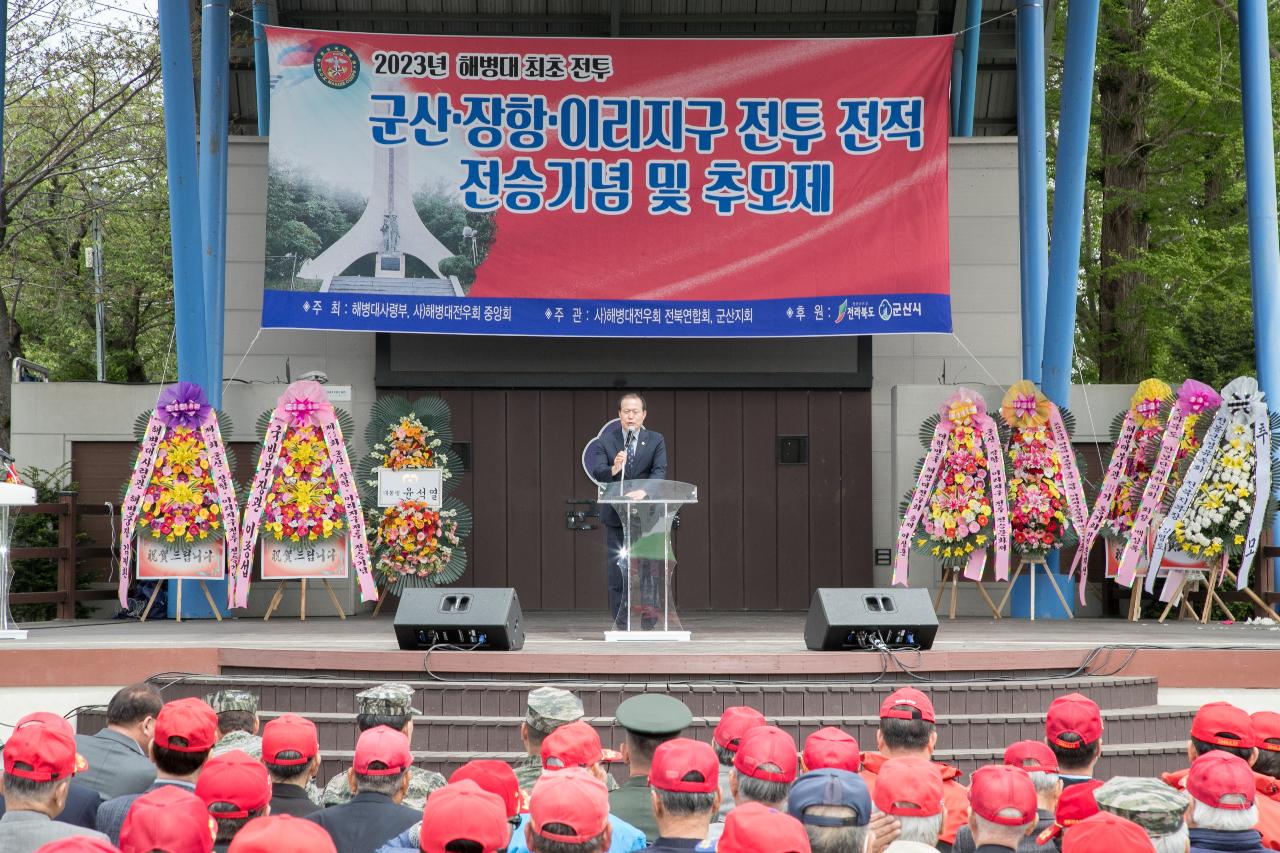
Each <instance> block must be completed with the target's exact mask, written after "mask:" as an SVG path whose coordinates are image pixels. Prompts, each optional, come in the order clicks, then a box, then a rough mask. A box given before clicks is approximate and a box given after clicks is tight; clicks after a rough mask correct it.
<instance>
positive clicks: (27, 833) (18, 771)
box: [0, 720, 106, 853]
mask: <svg viewBox="0 0 1280 853" xmlns="http://www.w3.org/2000/svg"><path fill="white" fill-rule="evenodd" d="M75 766H76V742H75V738H74V737H73V736H72V735H71V733H70V731H68V730H67V729H64V728H63V727H61V726H57V725H51V724H49V723H46V722H43V721H41V720H30V721H28V722H26V723H22V724H20V725H19V726H18V727H17V728H15V729H14V731H13V736H12V737H11V738H9V740H8V742H7V743H5V747H4V789H5V797H6V805H7V807H8V808H7V810H6V812H5V814H4V817H0V850H3V851H4V853H34V851H36V850H38V849H39V848H40V847H42V846H43V845H45V844H47V843H49V842H51V841H57V840H59V839H62V838H68V837H70V836H87V837H90V838H96V839H99V840H103V841H105V840H106V836H105V835H103V834H101V833H98V832H95V831H94V830H92V829H86V828H84V827H82V826H75V825H73V824H69V823H61V822H59V821H55V820H54V818H56V817H57V816H58V815H59V814H61V813H62V810H63V809H64V808H65V807H66V803H67V792H68V790H69V788H70V784H71V777H72V775H73V774H74V773H75Z"/></svg>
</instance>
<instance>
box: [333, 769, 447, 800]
mask: <svg viewBox="0 0 1280 853" xmlns="http://www.w3.org/2000/svg"><path fill="white" fill-rule="evenodd" d="M444 785H445V780H444V777H443V776H441V775H440V774H439V773H435V772H433V771H431V770H423V769H422V768H421V767H412V768H410V769H409V792H408V793H407V794H405V795H404V805H406V806H409V807H410V808H413V809H419V810H421V809H422V807H423V806H425V805H426V804H427V795H428V794H430V793H431V792H432V791H434V790H435V789H436V788H443V787H444ZM350 801H351V785H350V784H349V783H348V782H347V774H346V773H339V774H338V775H337V776H334V777H333V778H332V779H330V780H329V784H328V785H326V786H325V788H324V795H323V798H322V800H321V804H322V805H323V806H324V807H325V808H328V807H329V806H340V805H342V804H344V803H348V802H350Z"/></svg>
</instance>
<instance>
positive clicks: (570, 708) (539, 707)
mask: <svg viewBox="0 0 1280 853" xmlns="http://www.w3.org/2000/svg"><path fill="white" fill-rule="evenodd" d="M584 713H585V712H584V711H583V710H582V700H581V699H579V698H578V697H577V696H574V695H573V694H572V693H570V692H569V691H568V690H561V689H560V688H558V687H539V688H538V689H536V690H530V691H529V710H528V713H527V714H526V715H525V718H524V721H525V723H526V724H528V726H529V727H530V728H532V729H536V730H537V731H539V732H542V733H543V734H544V735H549V734H551V733H552V732H553V731H555V730H556V729H557V728H559V727H560V726H563V725H564V724H565V723H572V722H573V721H574V720H580V719H582V716H583V714H584Z"/></svg>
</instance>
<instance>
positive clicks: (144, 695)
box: [76, 683, 164, 800]
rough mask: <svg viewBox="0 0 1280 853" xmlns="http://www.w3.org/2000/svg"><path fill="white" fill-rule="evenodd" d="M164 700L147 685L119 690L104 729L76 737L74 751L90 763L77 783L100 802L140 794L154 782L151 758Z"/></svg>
mask: <svg viewBox="0 0 1280 853" xmlns="http://www.w3.org/2000/svg"><path fill="white" fill-rule="evenodd" d="M163 705H164V700H163V699H161V698H160V691H159V690H157V689H156V688H155V687H153V686H152V685H150V684H146V683H142V684H130V685H129V686H128V687H122V688H121V689H120V690H117V691H116V694H115V695H114V696H112V697H111V701H110V702H108V703H107V727H106V728H104V729H102V730H101V731H99V732H98V733H97V734H94V735H77V736H76V751H77V752H79V753H80V754H81V755H83V756H84V758H85V761H87V762H89V769H88V770H87V771H85V772H84V773H82V774H79V778H78V781H80V782H83V783H84V784H86V785H88V786H89V787H90V788H93V789H94V790H95V791H97V792H98V793H99V794H101V795H102V797H103V799H107V800H109V799H111V798H112V797H119V796H122V795H124V794H140V793H142V792H143V791H145V790H147V788H148V787H150V785H151V783H152V782H154V781H155V780H156V766H155V764H153V763H152V761H151V758H150V757H149V756H150V750H151V735H152V732H153V730H154V727H155V722H156V715H157V714H159V713H160V708H161V706H163Z"/></svg>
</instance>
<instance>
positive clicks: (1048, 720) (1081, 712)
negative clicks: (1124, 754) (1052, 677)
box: [1044, 693, 1102, 788]
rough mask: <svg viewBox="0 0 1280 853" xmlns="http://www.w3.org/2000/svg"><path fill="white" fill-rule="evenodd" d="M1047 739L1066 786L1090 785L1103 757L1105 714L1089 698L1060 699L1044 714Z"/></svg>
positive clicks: (1073, 695) (1059, 774) (1060, 697)
mask: <svg viewBox="0 0 1280 853" xmlns="http://www.w3.org/2000/svg"><path fill="white" fill-rule="evenodd" d="M1044 740H1045V743H1047V744H1048V745H1049V748H1050V749H1051V750H1053V754H1054V755H1055V756H1056V757H1057V759H1058V771H1059V773H1058V777H1059V778H1060V779H1061V780H1062V784H1063V786H1064V787H1067V788H1069V787H1071V786H1072V785H1077V784H1079V783H1081V782H1087V781H1089V780H1090V779H1092V778H1093V768H1094V767H1095V766H1097V764H1098V758H1099V756H1101V755H1102V712H1101V711H1099V710H1098V706H1097V705H1096V704H1095V703H1094V701H1093V700H1092V699H1090V698H1089V697H1088V696H1083V695H1081V694H1079V693H1068V694H1067V695H1066V696H1059V697H1058V698H1057V699H1054V700H1053V701H1052V702H1050V703H1049V710H1048V712H1047V713H1046V714H1045V718H1044Z"/></svg>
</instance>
